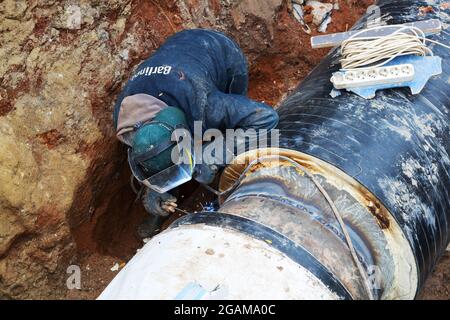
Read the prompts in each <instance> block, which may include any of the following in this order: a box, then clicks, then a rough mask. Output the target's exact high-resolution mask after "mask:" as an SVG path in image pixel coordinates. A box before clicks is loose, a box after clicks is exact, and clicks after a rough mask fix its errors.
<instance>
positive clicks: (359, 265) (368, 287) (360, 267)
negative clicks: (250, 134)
mask: <svg viewBox="0 0 450 320" xmlns="http://www.w3.org/2000/svg"><path fill="white" fill-rule="evenodd" d="M270 159H272V160H273V159H275V160H279V159H282V160H285V161H287V162H289V163H291V164H292V165H293V166H294V167H296V168H298V169H300V171H302V172H303V173H304V174H305V175H306V176H307V177H308V178H309V179H310V180H311V181H312V182H313V183H314V185H315V186H316V187H317V189H318V190H319V191H320V193H322V195H323V196H324V198H325V200H326V201H327V202H328V204H329V205H330V207H331V210H332V211H333V214H334V216H335V217H336V220H337V221H338V223H339V226H340V227H341V229H342V232H343V234H344V238H345V241H346V243H347V246H348V248H349V250H350V254H351V256H352V259H353V261H354V263H355V265H356V267H357V269H358V272H359V274H360V276H361V278H362V280H363V283H364V287H365V289H366V292H367V295H368V297H369V299H370V300H374V299H375V298H374V295H373V292H372V289H371V285H370V282H369V278H368V275H367V273H366V272H365V270H364V267H363V265H362V263H361V261H359V258H358V254H357V253H356V250H355V248H354V246H353V242H352V239H351V238H350V235H349V233H348V231H347V226H346V225H345V223H344V220H343V218H342V215H341V214H340V212H339V210H338V209H337V208H336V205H335V204H334V202H333V200H332V199H331V197H330V195H329V194H328V192H327V191H326V190H325V188H324V187H323V186H322V185H321V184H320V183H319V181H317V179H316V178H314V176H313V175H312V174H311V173H309V171H308V170H307V169H306V168H305V167H303V166H302V165H301V164H299V163H298V162H296V161H294V160H292V159H290V158H288V157H285V156H280V155H272V156H264V157H259V158H257V159H255V160H253V161H252V162H250V164H249V165H248V166H247V167H246V168H245V170H244V171H243V172H242V173H241V174H240V176H239V178H238V179H237V180H236V181H235V182H234V183H233V185H232V186H231V187H229V188H228V189H226V190H225V191H222V192H219V191H216V190H214V189H213V188H211V187H210V186H207V185H204V187H206V188H207V189H208V190H210V191H211V192H213V193H215V194H216V195H218V196H222V195H225V194H226V193H229V192H230V191H232V190H234V189H235V188H236V187H237V186H238V185H239V184H240V182H241V181H242V179H243V178H244V177H245V175H246V174H247V172H248V171H249V170H250V169H251V168H252V167H253V166H254V165H256V164H258V163H262V161H264V160H270Z"/></svg>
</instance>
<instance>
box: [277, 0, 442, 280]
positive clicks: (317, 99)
mask: <svg viewBox="0 0 450 320" xmlns="http://www.w3.org/2000/svg"><path fill="white" fill-rule="evenodd" d="M433 3H434V4H433V5H432V8H433V10H432V12H430V10H422V11H421V10H420V8H421V7H428V6H430V4H429V3H428V2H425V1H412V0H400V1H398V0H397V1H391V0H381V1H378V4H377V5H378V7H379V8H380V12H381V20H382V21H383V22H385V23H386V24H400V23H406V22H413V21H418V20H428V19H432V18H437V19H440V20H441V22H442V23H443V32H441V33H440V34H438V35H434V36H431V37H429V38H430V39H433V40H436V41H439V42H441V43H444V44H446V45H448V44H449V43H450V36H449V30H448V29H449V28H448V24H450V9H449V8H448V2H447V1H434V2H433ZM444 3H447V4H446V5H445V4H444ZM425 11H427V12H425ZM374 13H376V11H372V14H367V15H366V16H365V17H363V18H362V19H361V20H360V21H359V22H358V23H357V24H356V25H355V26H354V27H353V29H361V28H364V27H365V26H366V22H367V21H368V19H371V18H373V17H374V16H373V14H374ZM430 47H431V48H432V50H433V51H434V53H435V55H437V56H440V57H441V58H442V69H443V72H442V74H441V75H439V76H435V77H433V78H432V79H431V80H430V81H429V82H428V83H427V85H426V86H425V88H424V90H423V91H422V92H421V93H420V94H418V95H412V94H411V93H410V90H409V88H401V89H389V90H383V91H379V92H377V95H376V97H375V98H374V99H372V100H365V99H363V98H361V97H359V96H357V95H356V94H352V93H348V92H345V91H342V94H341V95H340V96H338V97H336V98H332V97H331V96H330V92H331V90H332V88H333V86H332V83H331V82H330V77H331V74H332V73H333V72H335V71H337V70H338V69H339V67H340V65H339V61H338V60H339V51H338V49H334V50H332V51H331V52H330V54H329V55H328V56H327V57H326V58H325V59H324V60H323V61H322V62H321V63H320V64H319V65H318V66H317V67H316V68H315V69H314V70H313V71H312V72H311V74H310V75H309V76H308V77H307V78H306V79H305V81H304V82H303V83H302V84H301V85H300V86H299V87H298V88H297V89H296V90H295V92H294V93H293V94H292V95H291V96H289V97H288V98H287V99H286V100H285V101H284V102H283V103H282V105H281V106H280V108H279V109H278V114H279V116H280V123H279V125H278V128H279V129H280V134H281V136H280V146H281V147H282V148H287V149H292V150H297V151H300V152H303V153H306V154H309V155H312V156H314V157H317V158H320V159H322V160H324V161H326V162H328V163H330V164H332V165H334V166H335V167H337V168H339V169H341V170H342V171H344V172H345V173H346V174H348V175H349V176H352V177H353V178H354V179H356V180H357V181H358V182H359V183H361V184H362V185H363V186H365V187H366V188H367V189H368V190H369V191H370V192H371V193H372V194H373V195H374V196H376V197H377V198H378V199H379V200H380V201H381V202H382V203H383V204H384V206H386V207H387V208H388V210H389V211H390V212H391V214H392V215H393V216H394V218H395V219H396V221H397V222H398V223H399V225H400V226H401V228H402V230H403V232H404V234H405V236H406V238H407V239H408V241H409V243H410V245H411V247H412V249H413V252H414V255H415V258H416V262H417V266H418V273H419V288H420V287H421V286H422V285H423V283H424V281H425V279H426V277H427V275H428V274H429V273H430V272H431V271H432V269H433V267H434V265H435V264H436V261H437V259H438V258H439V257H440V256H441V254H442V253H443V252H444V250H445V248H446V247H447V245H448V243H449V234H450V232H449V231H450V228H449V219H450V201H449V198H450V197H449V189H450V188H449V185H450V176H449V172H450V159H449V152H448V150H449V136H450V134H449V131H450V128H449V108H450V90H449V87H450V62H449V55H450V50H448V49H446V48H443V47H441V46H438V45H434V44H430Z"/></svg>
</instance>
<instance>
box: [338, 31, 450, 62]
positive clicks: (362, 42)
mask: <svg viewBox="0 0 450 320" xmlns="http://www.w3.org/2000/svg"><path fill="white" fill-rule="evenodd" d="M398 27H399V29H398V30H396V31H395V32H393V33H392V34H389V35H386V36H361V34H364V33H367V32H370V31H374V30H379V29H383V28H392V25H390V26H389V25H388V26H377V27H373V28H369V29H364V30H361V31H359V32H357V33H355V34H354V35H353V36H351V37H350V38H348V39H347V40H344V41H343V42H342V44H341V56H342V58H341V59H340V63H341V66H342V69H343V70H352V69H361V68H368V69H370V68H376V67H380V66H383V65H385V64H386V63H388V62H389V61H391V60H393V59H395V58H396V57H399V56H405V55H417V56H432V55H433V51H432V50H431V49H430V48H428V47H427V44H426V42H431V43H434V44H437V45H440V46H443V47H445V48H447V49H450V47H449V46H447V45H445V44H443V43H440V42H438V41H434V40H431V39H428V38H426V37H425V33H424V32H423V31H422V30H421V29H419V28H417V27H413V26H398Z"/></svg>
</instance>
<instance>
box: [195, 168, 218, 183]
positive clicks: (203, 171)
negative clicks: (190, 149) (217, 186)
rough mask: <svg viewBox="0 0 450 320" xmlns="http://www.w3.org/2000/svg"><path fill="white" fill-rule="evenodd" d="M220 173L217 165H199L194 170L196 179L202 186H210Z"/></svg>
mask: <svg viewBox="0 0 450 320" xmlns="http://www.w3.org/2000/svg"><path fill="white" fill-rule="evenodd" d="M217 171H219V168H218V166H216V165H215V164H211V165H207V164H197V165H196V166H195V169H194V176H193V177H194V179H195V181H197V182H199V183H201V184H210V183H211V182H213V180H214V177H215V176H216V174H217Z"/></svg>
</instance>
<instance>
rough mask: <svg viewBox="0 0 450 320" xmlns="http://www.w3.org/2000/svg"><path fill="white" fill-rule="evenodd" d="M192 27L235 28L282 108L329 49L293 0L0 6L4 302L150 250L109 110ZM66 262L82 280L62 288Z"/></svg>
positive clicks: (103, 273)
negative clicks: (150, 60) (138, 70)
mask: <svg viewBox="0 0 450 320" xmlns="http://www.w3.org/2000/svg"><path fill="white" fill-rule="evenodd" d="M324 2H327V1H324ZM328 2H330V1H328ZM371 3H372V1H364V0H363V1H353V0H341V1H339V5H340V9H339V11H336V12H334V13H333V21H332V23H331V24H330V25H329V26H328V32H338V31H345V30H346V29H348V28H349V27H350V26H352V25H353V23H354V22H355V21H356V20H357V19H358V17H359V16H361V15H362V14H363V13H364V11H365V10H366V7H367V6H368V5H370V4H371ZM194 27H205V28H214V29H217V30H220V31H223V32H225V33H226V34H228V35H230V36H231V37H233V38H234V39H235V40H236V41H237V42H238V43H239V45H240V46H241V47H242V48H243V50H244V51H245V53H246V55H247V58H248V61H249V65H250V75H251V77H250V78H251V79H250V92H249V94H250V96H251V97H253V98H254V99H257V100H260V101H265V102H266V103H269V104H271V105H273V106H274V107H276V105H277V103H279V102H280V101H281V99H282V98H283V97H285V96H286V95H287V94H289V92H290V90H292V89H293V88H294V87H295V86H296V85H297V84H298V83H299V82H300V80H301V79H303V78H304V77H305V76H306V75H307V74H308V73H309V72H310V70H311V69H312V68H313V67H314V66H315V65H316V64H317V63H318V62H319V61H320V60H321V59H322V57H323V56H324V55H325V54H326V52H327V50H324V49H322V50H313V49H311V48H310V45H309V39H310V35H307V34H306V33H304V32H303V31H302V28H301V26H300V25H299V23H298V22H297V21H296V20H295V19H294V18H293V15H292V12H291V10H290V6H289V5H288V1H286V0H261V1H260V0H258V1H255V0H236V1H230V0H210V1H207V0H178V1H175V0H173V1H163V0H111V1H100V0H90V1H88V0H67V1H52V0H48V1H38V0H28V1H25V0H4V1H2V2H1V3H0V61H1V63H0V84H1V85H0V181H1V183H0V299H9V298H13V299H15V298H34V299H48V298H53V299H66V298H70V299H88V298H89V299H91V298H95V297H96V296H97V295H98V294H99V293H100V292H101V291H102V290H103V288H104V287H105V286H106V285H107V283H108V282H109V281H110V280H111V279H112V278H113V277H114V276H115V275H116V274H117V271H112V270H116V269H120V268H122V267H123V266H124V264H125V263H126V261H127V260H128V259H130V257H131V256H132V255H133V254H134V253H135V252H136V250H137V249H138V248H140V247H141V246H142V241H141V240H140V239H139V238H138V237H137V235H136V226H137V225H138V224H139V223H140V222H141V221H142V219H143V218H144V217H145V212H144V211H143V208H142V207H141V205H140V204H139V203H138V202H135V195H134V193H133V192H132V191H131V188H130V186H129V180H130V179H129V178H130V172H129V170H128V167H127V164H126V159H125V149H124V148H123V146H121V145H120V144H119V143H118V142H117V141H116V139H115V137H114V131H113V130H112V107H113V104H114V101H115V98H116V96H117V94H118V92H119V91H120V89H121V86H122V85H123V84H124V83H125V81H126V80H127V78H128V77H129V75H130V73H131V72H132V71H133V68H134V67H136V65H137V64H138V63H139V62H140V61H142V60H143V59H144V58H146V57H147V56H149V55H150V54H151V53H152V52H153V51H154V50H155V49H156V48H158V46H159V45H160V44H162V43H163V41H164V40H165V39H166V38H167V37H168V36H169V35H171V34H172V33H174V32H176V31H179V30H182V29H185V28H194ZM312 34H313V35H314V34H317V32H316V31H315V27H313V33H312ZM186 189H187V190H188V189H193V188H192V186H189V187H188V188H186ZM201 193H203V192H202V191H201V190H197V191H196V192H194V193H192V192H190V193H189V192H186V194H185V199H186V200H185V201H184V202H183V205H186V206H187V205H188V204H189V203H191V204H192V203H194V202H195V201H194V200H195V199H198V198H201V199H203V200H204V201H206V200H207V198H208V197H207V196H204V194H201ZM202 204H204V203H202ZM202 204H200V205H202ZM189 209H191V210H196V209H197V210H198V209H200V208H195V207H194V206H193V205H191V206H190V207H189ZM71 265H76V266H79V267H80V268H81V288H80V289H73V290H69V289H68V288H67V286H66V280H67V278H68V276H69V274H68V273H67V270H68V267H69V266H71ZM115 265H116V268H113V266H115ZM449 266H450V255H449V254H447V255H446V256H444V257H443V259H442V262H441V264H440V265H439V266H438V267H437V269H436V272H435V274H434V275H433V276H432V277H431V278H430V280H429V281H428V283H427V285H426V287H425V290H424V291H423V293H422V295H421V298H435V299H448V298H449V297H450V292H449V291H450V286H449V285H448V284H449V276H450V272H449V269H450V268H449ZM111 269H112V270H111Z"/></svg>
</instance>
